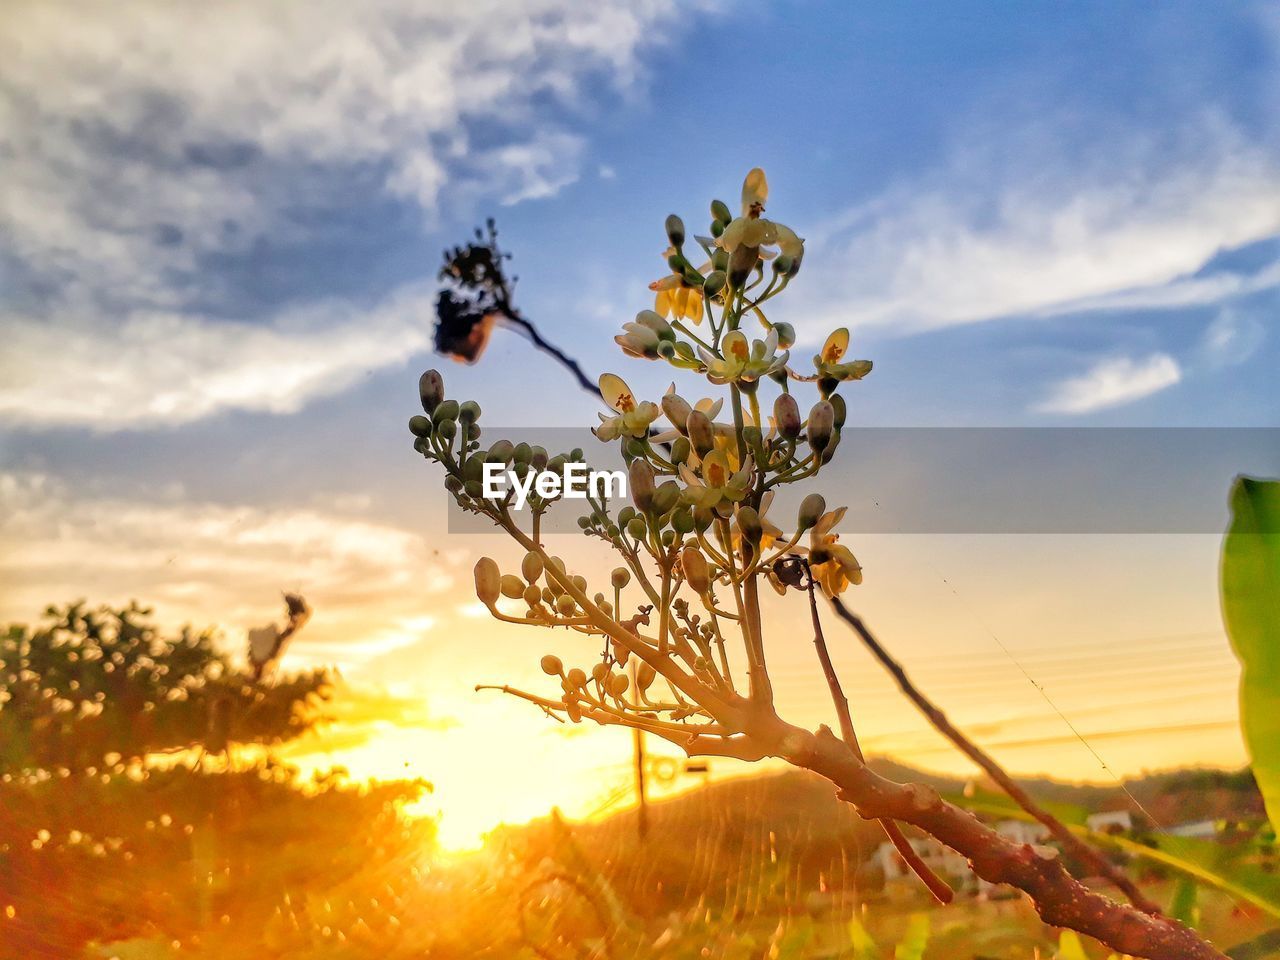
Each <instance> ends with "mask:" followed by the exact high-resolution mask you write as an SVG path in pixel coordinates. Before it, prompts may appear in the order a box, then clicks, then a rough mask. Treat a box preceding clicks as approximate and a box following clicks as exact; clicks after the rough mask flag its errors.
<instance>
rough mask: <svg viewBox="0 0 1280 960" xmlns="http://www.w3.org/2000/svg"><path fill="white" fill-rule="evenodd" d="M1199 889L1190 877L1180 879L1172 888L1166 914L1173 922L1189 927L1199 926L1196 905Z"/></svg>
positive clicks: (1198, 908) (1198, 909) (1198, 911)
mask: <svg viewBox="0 0 1280 960" xmlns="http://www.w3.org/2000/svg"><path fill="white" fill-rule="evenodd" d="M1199 889H1200V888H1199V887H1197V886H1196V882H1195V881H1194V880H1192V879H1191V878H1190V877H1186V876H1184V877H1181V878H1180V879H1179V880H1178V884H1177V886H1175V887H1174V888H1173V897H1172V899H1170V901H1169V909H1168V910H1167V911H1166V913H1168V914H1169V916H1171V917H1173V919H1175V920H1180V921H1181V922H1182V923H1185V924H1186V925H1187V926H1189V927H1197V926H1199V925H1200V907H1199V905H1198V904H1197V903H1196V893H1197V891H1198V890H1199Z"/></svg>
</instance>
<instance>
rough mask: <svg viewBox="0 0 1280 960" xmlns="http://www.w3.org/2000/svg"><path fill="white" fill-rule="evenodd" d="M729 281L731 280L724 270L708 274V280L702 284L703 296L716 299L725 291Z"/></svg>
mask: <svg viewBox="0 0 1280 960" xmlns="http://www.w3.org/2000/svg"><path fill="white" fill-rule="evenodd" d="M728 280H729V278H728V277H726V276H725V274H724V271H723V270H712V271H711V272H710V273H709V274H707V279H706V280H704V281H703V282H702V293H703V296H706V297H714V296H715V295H716V294H717V293H719V292H720V291H721V290H723V289H724V285H725V284H726V283H727V282H728Z"/></svg>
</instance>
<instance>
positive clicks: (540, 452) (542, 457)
mask: <svg viewBox="0 0 1280 960" xmlns="http://www.w3.org/2000/svg"><path fill="white" fill-rule="evenodd" d="M529 466H531V467H532V468H533V469H534V470H543V469H545V468H546V466H547V451H546V449H545V448H543V447H537V446H535V447H534V448H533V452H532V454H530V456H529Z"/></svg>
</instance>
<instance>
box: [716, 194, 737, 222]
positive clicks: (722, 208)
mask: <svg viewBox="0 0 1280 960" xmlns="http://www.w3.org/2000/svg"><path fill="white" fill-rule="evenodd" d="M711 219H712V220H715V221H717V222H719V223H723V224H728V223H730V222H732V220H733V214H732V213H731V212H730V211H729V206H728V204H726V203H725V202H724V201H723V200H712V201H711Z"/></svg>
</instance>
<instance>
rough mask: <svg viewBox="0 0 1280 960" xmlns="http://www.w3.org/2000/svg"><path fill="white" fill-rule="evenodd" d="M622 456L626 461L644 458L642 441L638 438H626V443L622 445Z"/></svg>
mask: <svg viewBox="0 0 1280 960" xmlns="http://www.w3.org/2000/svg"><path fill="white" fill-rule="evenodd" d="M622 455H623V456H624V457H625V458H626V459H627V460H629V461H630V460H635V459H636V458H637V457H643V456H644V441H643V440H641V439H640V438H639V437H627V440H626V442H625V443H624V444H623V445H622Z"/></svg>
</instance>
